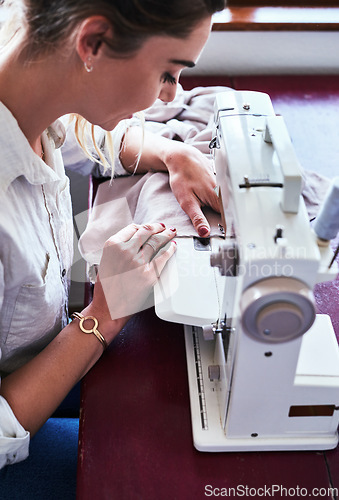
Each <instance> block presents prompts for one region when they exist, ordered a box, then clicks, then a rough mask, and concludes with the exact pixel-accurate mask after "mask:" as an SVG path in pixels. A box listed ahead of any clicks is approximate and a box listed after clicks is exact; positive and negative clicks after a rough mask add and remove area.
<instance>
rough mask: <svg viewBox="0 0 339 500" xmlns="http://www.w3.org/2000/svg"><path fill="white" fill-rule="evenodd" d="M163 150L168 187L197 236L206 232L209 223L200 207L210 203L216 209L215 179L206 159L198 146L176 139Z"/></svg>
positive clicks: (206, 234) (205, 234)
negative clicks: (189, 220)
mask: <svg viewBox="0 0 339 500" xmlns="http://www.w3.org/2000/svg"><path fill="white" fill-rule="evenodd" d="M171 142H172V144H171V146H170V147H169V148H168V149H167V151H166V152H165V154H164V163H165V164H166V167H167V170H168V173H169V182H170V186H171V189H172V191H173V193H174V195H175V197H176V199H177V200H178V202H179V204H180V206H181V208H182V209H183V210H184V211H185V212H186V213H187V215H188V216H189V218H190V219H191V221H192V224H193V226H194V228H195V230H196V231H197V233H198V234H199V236H201V237H206V236H208V235H209V234H210V226H209V224H208V222H207V219H206V217H205V216H204V214H203V212H202V210H201V208H202V207H203V206H210V207H211V208H213V210H215V211H216V212H219V211H220V209H219V199H218V196H217V194H216V192H215V191H214V188H215V185H216V180H215V175H214V174H213V172H212V170H211V165H210V162H209V160H208V159H207V158H206V157H205V155H203V154H202V153H201V152H200V151H199V150H198V149H196V148H194V147H192V146H189V145H187V144H184V143H180V142H177V141H171Z"/></svg>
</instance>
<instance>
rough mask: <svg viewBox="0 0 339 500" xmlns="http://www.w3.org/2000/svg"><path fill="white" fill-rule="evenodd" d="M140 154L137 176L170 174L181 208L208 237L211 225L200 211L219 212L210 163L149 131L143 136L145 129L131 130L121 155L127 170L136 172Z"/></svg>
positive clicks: (182, 145) (196, 152) (190, 148)
mask: <svg viewBox="0 0 339 500" xmlns="http://www.w3.org/2000/svg"><path fill="white" fill-rule="evenodd" d="M140 151H141V152H142V154H141V158H140V161H139V163H138V168H137V173H139V174H142V173H145V172H148V171H149V170H153V171H158V172H166V171H168V173H169V181H170V186H171V189H172V191H173V193H174V195H175V197H176V198H177V200H178V202H179V204H180V206H181V208H182V209H183V210H184V212H186V213H187V215H188V216H189V218H190V219H191V221H192V224H193V226H194V228H195V230H196V231H197V233H198V234H199V236H201V237H206V236H208V235H209V233H210V226H209V224H208V222H207V220H206V218H205V216H204V214H203V212H202V210H201V208H202V207H203V206H210V207H211V208H213V210H215V211H217V212H219V211H220V209H219V201H218V196H217V194H216V193H215V191H214V188H215V186H216V180H215V175H214V173H213V172H212V169H211V163H210V161H209V160H208V159H207V158H206V156H205V155H204V154H203V153H201V152H200V151H199V150H198V149H197V148H195V147H193V146H190V145H188V144H185V143H183V142H179V141H175V140H170V139H167V138H165V137H161V136H158V135H154V134H152V133H150V132H148V131H147V130H145V131H144V135H143V131H142V129H140V128H139V127H131V128H130V129H128V131H127V132H126V135H125V138H124V146H123V148H122V150H121V153H120V159H121V161H122V164H123V165H124V167H125V168H126V170H128V171H130V172H134V170H135V165H136V158H137V157H138V154H139V152H140Z"/></svg>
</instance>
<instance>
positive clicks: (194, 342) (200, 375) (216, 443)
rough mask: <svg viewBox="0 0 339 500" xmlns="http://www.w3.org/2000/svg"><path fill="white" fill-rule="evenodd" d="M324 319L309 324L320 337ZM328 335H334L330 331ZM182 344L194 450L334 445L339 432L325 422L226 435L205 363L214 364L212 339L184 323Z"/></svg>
mask: <svg viewBox="0 0 339 500" xmlns="http://www.w3.org/2000/svg"><path fill="white" fill-rule="evenodd" d="M326 319H328V318H327V317H325V318H321V317H320V318H318V321H317V322H316V325H315V326H314V327H312V328H314V329H315V332H314V334H315V335H316V336H318V337H319V339H323V338H324V326H326V321H325V322H324V321H322V320H326ZM325 335H326V334H325ZM327 335H333V331H332V332H328V334H327ZM185 344H186V356H187V368H188V380H189V390H190V404H191V417H192V427H193V441H194V446H195V448H196V449H197V450H199V451H205V452H226V451H228V452H233V451H274V450H280V451H287V450H327V449H333V448H335V447H336V446H337V444H338V433H337V432H330V431H329V430H328V429H326V424H325V426H324V429H323V430H322V431H319V432H313V433H312V432H299V433H298V432H293V431H292V432H291V430H286V433H280V435H278V434H277V435H273V436H263V437H261V436H259V435H256V434H255V433H253V435H249V436H248V437H246V436H245V435H244V436H243V437H232V438H228V437H227V436H226V434H225V431H224V428H223V425H222V422H221V420H222V419H221V412H220V408H219V401H218V395H217V391H218V386H217V385H216V384H215V382H213V381H211V380H210V379H209V377H208V366H210V365H214V354H215V343H214V342H213V341H205V340H204V338H203V334H202V330H201V329H200V328H198V327H194V326H193V327H192V326H187V325H185ZM336 384H338V382H337V381H336ZM338 389H339V388H338ZM338 389H336V390H338ZM314 404H315V403H314ZM336 413H338V410H336ZM250 414H251V408H248V415H249V416H250ZM319 418H320V419H321V418H324V417H319ZM326 418H328V417H325V419H326Z"/></svg>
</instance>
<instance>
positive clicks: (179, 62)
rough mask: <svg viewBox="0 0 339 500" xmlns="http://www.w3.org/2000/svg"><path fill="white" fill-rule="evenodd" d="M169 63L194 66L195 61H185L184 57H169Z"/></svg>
mask: <svg viewBox="0 0 339 500" xmlns="http://www.w3.org/2000/svg"><path fill="white" fill-rule="evenodd" d="M169 62H170V63H171V64H178V65H179V66H185V67H186V68H194V66H195V62H193V61H185V60H184V59H171V60H170V61H169Z"/></svg>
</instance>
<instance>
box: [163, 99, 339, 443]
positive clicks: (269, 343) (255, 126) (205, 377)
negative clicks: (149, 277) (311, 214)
mask: <svg viewBox="0 0 339 500" xmlns="http://www.w3.org/2000/svg"><path fill="white" fill-rule="evenodd" d="M211 147H212V148H213V154H214V161H215V169H216V180H217V185H218V188H219V196H220V200H221V204H222V212H223V220H224V221H226V224H223V228H222V229H223V232H222V233H221V234H220V237H218V236H216V237H213V238H210V239H208V240H204V241H202V242H201V241H199V239H194V238H180V239H178V241H177V243H178V246H177V252H176V254H175V256H174V257H173V258H172V259H171V260H170V262H169V263H168V265H167V267H166V268H165V271H164V272H163V274H162V275H161V279H160V281H159V284H158V285H157V286H156V289H155V302H156V313H157V315H158V316H159V317H161V318H163V319H165V320H167V321H173V322H179V323H183V324H185V341H186V351H187V366H188V377H189V388H190V402H191V414H192V424H193V437H194V444H195V447H196V448H197V449H199V450H201V451H254V450H311V449H312V450H315V449H330V448H334V447H335V446H336V445H337V443H338V433H337V428H338V422H339V349H338V344H337V341H336V337H335V334H334V331H333V328H332V324H331V321H330V319H329V317H328V316H326V315H317V314H316V312H315V305H314V298H313V292H312V290H313V287H314V285H315V284H316V283H317V282H320V281H328V280H332V279H334V278H335V276H336V274H337V268H336V265H335V264H333V265H332V266H331V267H329V263H330V262H331V260H332V257H333V252H332V251H331V249H330V247H329V245H326V243H325V244H324V245H322V244H320V243H319V238H318V237H317V235H316V234H315V232H314V230H313V229H312V228H311V227H310V224H309V221H308V216H307V212H306V208H305V205H304V202H303V199H302V197H301V195H300V193H301V176H300V168H299V165H298V161H297V159H296V155H295V152H294V149H293V147H292V144H291V141H290V138H289V135H288V133H287V130H286V127H285V125H284V121H283V119H282V117H279V116H276V115H275V113H274V110H273V107H272V104H271V101H270V98H269V96H268V95H266V94H262V93H258V92H238V91H234V92H232V91H230V92H225V93H220V94H218V95H217V98H216V105H215V138H214V139H213V141H212V143H211Z"/></svg>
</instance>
